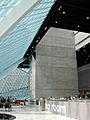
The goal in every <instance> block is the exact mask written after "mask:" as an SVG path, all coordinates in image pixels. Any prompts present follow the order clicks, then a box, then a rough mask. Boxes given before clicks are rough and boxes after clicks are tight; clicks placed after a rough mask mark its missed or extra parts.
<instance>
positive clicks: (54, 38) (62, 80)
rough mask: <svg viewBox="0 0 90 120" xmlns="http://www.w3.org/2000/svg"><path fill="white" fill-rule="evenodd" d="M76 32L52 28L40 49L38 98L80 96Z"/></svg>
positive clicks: (41, 43) (38, 56)
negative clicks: (78, 90) (78, 92)
mask: <svg viewBox="0 0 90 120" xmlns="http://www.w3.org/2000/svg"><path fill="white" fill-rule="evenodd" d="M74 42H75V40H74V35H73V32H72V31H68V30H63V29H57V28H50V29H49V30H48V32H47V33H46V35H45V36H44V37H43V39H42V40H41V42H40V43H39V44H38V46H37V48H36V93H35V94H36V97H49V96H53V97H57V98H58V97H61V96H68V95H74V94H77V89H78V85H77V84H78V82H77V69H76V68H77V66H76V56H75V43H74Z"/></svg>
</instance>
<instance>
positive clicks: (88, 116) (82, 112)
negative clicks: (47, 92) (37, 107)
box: [45, 100, 90, 120]
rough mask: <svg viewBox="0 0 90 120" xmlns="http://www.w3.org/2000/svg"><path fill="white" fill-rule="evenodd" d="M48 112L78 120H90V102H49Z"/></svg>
mask: <svg viewBox="0 0 90 120" xmlns="http://www.w3.org/2000/svg"><path fill="white" fill-rule="evenodd" d="M45 107H46V110H47V111H51V112H53V113H55V114H60V115H64V116H68V117H71V118H75V119H77V120H90V100H73V101H61V100H47V101H46V105H45Z"/></svg>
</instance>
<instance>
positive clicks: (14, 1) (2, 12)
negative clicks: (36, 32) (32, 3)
mask: <svg viewBox="0 0 90 120" xmlns="http://www.w3.org/2000/svg"><path fill="white" fill-rule="evenodd" d="M20 1H21V0H0V21H1V20H2V19H3V18H4V17H5V16H6V15H7V14H9V12H10V11H12V9H13V8H14V7H15V6H16V5H18V4H19V3H20Z"/></svg>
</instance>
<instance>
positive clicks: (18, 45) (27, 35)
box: [0, 0, 56, 77]
mask: <svg viewBox="0 0 90 120" xmlns="http://www.w3.org/2000/svg"><path fill="white" fill-rule="evenodd" d="M55 1H56V0H41V1H40V3H39V4H38V5H37V6H36V7H34V8H33V10H32V11H31V12H30V13H28V14H27V15H26V17H24V18H23V19H22V20H21V21H20V22H19V23H18V24H17V26H16V27H15V28H14V29H13V30H12V31H11V32H9V33H8V34H7V36H6V37H5V38H4V39H3V40H1V42H0V77H1V75H2V74H6V72H7V70H8V69H9V68H11V67H12V65H13V66H14V64H15V67H16V64H19V61H20V60H22V59H23V56H24V54H25V52H26V50H27V49H28V47H29V45H30V44H31V42H32V41H33V39H34V37H35V35H36V33H37V32H38V30H39V28H40V26H41V25H42V23H43V22H44V20H45V18H46V16H47V14H48V13H49V10H50V9H51V7H52V5H53V4H54V3H55ZM13 68H14V67H13ZM8 71H9V70H8Z"/></svg>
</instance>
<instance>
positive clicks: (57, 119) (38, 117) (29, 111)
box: [0, 107, 75, 120]
mask: <svg viewBox="0 0 90 120" xmlns="http://www.w3.org/2000/svg"><path fill="white" fill-rule="evenodd" d="M0 113H7V114H11V115H14V116H16V119H15V120H75V119H72V118H69V117H65V116H61V115H57V114H53V113H50V112H48V111H40V109H39V108H38V107H23V108H21V107H13V108H12V111H11V112H5V111H4V110H0Z"/></svg>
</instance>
